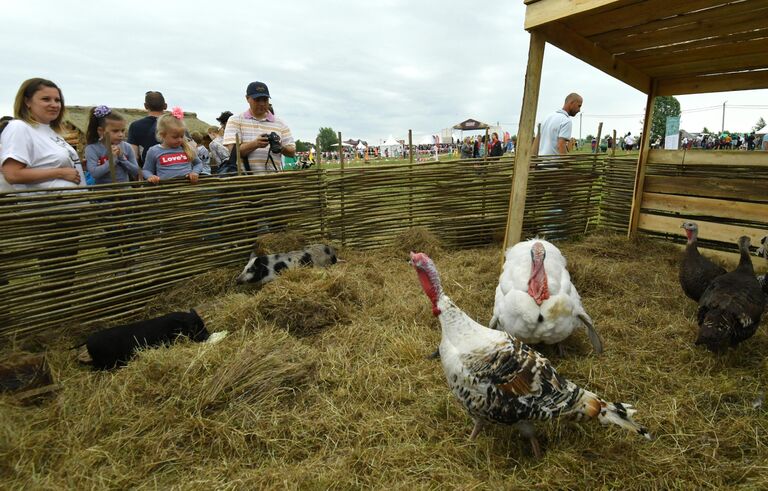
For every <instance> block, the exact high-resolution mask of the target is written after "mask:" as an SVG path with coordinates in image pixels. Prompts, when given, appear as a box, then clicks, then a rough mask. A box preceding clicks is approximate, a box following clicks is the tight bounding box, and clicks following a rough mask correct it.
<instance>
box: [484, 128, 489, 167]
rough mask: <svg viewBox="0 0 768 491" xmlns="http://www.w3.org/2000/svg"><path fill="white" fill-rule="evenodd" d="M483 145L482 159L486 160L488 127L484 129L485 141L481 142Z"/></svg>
mask: <svg viewBox="0 0 768 491" xmlns="http://www.w3.org/2000/svg"><path fill="white" fill-rule="evenodd" d="M483 145H484V146H485V153H483V157H484V158H483V160H488V128H486V129H485V142H483Z"/></svg>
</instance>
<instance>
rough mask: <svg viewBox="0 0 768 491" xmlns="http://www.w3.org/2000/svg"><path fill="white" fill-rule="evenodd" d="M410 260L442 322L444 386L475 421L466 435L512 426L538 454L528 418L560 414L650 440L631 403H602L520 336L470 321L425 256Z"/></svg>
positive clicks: (543, 417)
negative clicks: (489, 425) (634, 417)
mask: <svg viewBox="0 0 768 491" xmlns="http://www.w3.org/2000/svg"><path fill="white" fill-rule="evenodd" d="M411 264H412V265H413V267H414V268H415V269H416V273H417V274H418V278H419V281H420V282H421V286H422V288H423V289H424V293H426V294H427V297H429V299H430V301H431V302H432V313H433V314H434V315H435V316H437V318H438V320H439V321H440V326H441V328H442V337H441V341H440V360H441V362H442V365H443V371H444V372H445V377H446V379H447V381H448V385H449V387H450V388H451V390H452V392H453V394H454V395H455V396H456V397H457V398H458V399H459V401H460V402H461V404H462V405H463V406H464V408H465V409H466V410H467V412H468V413H469V415H470V416H471V417H472V419H473V420H474V422H475V426H474V428H473V430H472V434H471V435H470V439H472V440H474V439H475V438H476V437H477V435H478V433H479V431H480V430H481V429H482V427H483V425H485V424H486V423H489V422H492V423H504V424H514V425H516V426H517V427H518V429H519V430H520V431H521V433H522V434H523V435H524V436H526V437H527V438H528V439H529V440H530V443H531V447H532V451H533V453H534V455H535V456H536V457H537V458H538V457H540V456H541V448H540V445H539V442H538V439H537V438H536V434H535V430H534V427H533V424H532V421H536V420H549V419H554V418H559V417H564V418H571V419H574V420H582V419H597V420H598V421H600V422H601V423H603V424H608V423H613V424H616V425H618V426H621V427H622V428H625V429H626V430H629V431H631V432H634V433H637V434H639V435H642V436H644V437H646V438H648V439H650V438H651V436H650V434H649V433H648V431H647V430H646V429H645V428H643V427H642V426H639V425H638V424H636V423H635V422H634V421H633V420H632V415H633V414H634V413H635V410H634V409H632V406H630V405H628V404H622V403H610V402H606V401H605V400H603V399H601V398H600V397H598V396H597V395H596V394H594V393H592V392H590V391H588V390H585V389H582V388H580V387H578V386H577V385H576V384H574V383H573V382H571V381H569V380H567V379H565V378H564V377H562V376H561V375H559V374H558V373H557V371H556V370H555V368H554V367H553V366H552V365H551V364H550V362H549V360H547V359H546V358H544V357H543V356H541V355H540V354H539V353H537V352H536V351H534V350H533V349H531V348H530V347H529V346H527V345H526V344H524V343H522V342H521V341H520V340H518V339H516V338H514V337H513V336H511V335H510V334H508V333H506V332H503V331H497V330H494V329H488V328H487V327H484V326H482V325H480V324H478V323H477V322H475V321H474V320H472V319H471V318H470V317H469V316H468V315H467V314H466V313H464V312H463V311H462V310H460V309H459V308H458V307H457V306H456V305H455V304H454V303H453V302H452V301H451V299H450V298H448V296H447V295H445V293H444V292H443V289H442V286H441V284H440V277H439V275H438V272H437V269H436V267H435V265H434V263H433V262H432V260H431V259H430V258H429V257H428V256H427V255H426V254H423V253H414V252H412V253H411Z"/></svg>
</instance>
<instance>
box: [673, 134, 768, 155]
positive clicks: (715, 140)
mask: <svg viewBox="0 0 768 491" xmlns="http://www.w3.org/2000/svg"><path fill="white" fill-rule="evenodd" d="M680 145H681V148H688V149H690V148H700V149H703V150H747V151H750V152H751V151H754V150H766V151H768V134H766V135H762V136H760V135H757V134H756V133H755V132H754V131H752V132H750V133H730V132H727V131H726V132H723V133H721V134H720V135H717V134H709V133H701V134H699V135H692V136H691V137H690V138H689V137H688V136H685V137H683V138H682V139H681V141H680Z"/></svg>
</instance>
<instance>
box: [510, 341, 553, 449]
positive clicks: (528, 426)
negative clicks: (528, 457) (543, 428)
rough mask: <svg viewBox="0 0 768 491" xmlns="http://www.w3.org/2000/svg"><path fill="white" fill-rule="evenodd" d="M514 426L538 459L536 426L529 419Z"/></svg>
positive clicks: (538, 446) (539, 446)
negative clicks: (529, 444) (528, 443)
mask: <svg viewBox="0 0 768 491" xmlns="http://www.w3.org/2000/svg"><path fill="white" fill-rule="evenodd" d="M558 345H559V343H558ZM516 426H517V429H518V431H519V432H520V434H521V435H523V436H524V437H526V438H528V441H529V442H530V443H531V452H533V457H534V458H535V459H536V460H540V459H541V457H542V455H543V454H542V453H541V444H540V443H539V439H538V438H537V437H536V428H535V427H534V426H533V423H531V422H530V421H520V422H519V423H517V425H516Z"/></svg>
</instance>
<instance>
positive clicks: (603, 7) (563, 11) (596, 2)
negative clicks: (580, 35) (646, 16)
mask: <svg viewBox="0 0 768 491" xmlns="http://www.w3.org/2000/svg"><path fill="white" fill-rule="evenodd" d="M525 3H526V7H525V29H527V30H531V29H533V28H534V27H537V26H540V25H542V24H547V23H549V22H553V21H556V20H560V19H563V18H565V17H570V16H572V15H576V14H583V13H587V12H592V13H594V12H605V11H607V10H612V9H615V8H619V7H623V6H625V5H629V4H632V3H634V1H633V0H579V1H578V2H574V1H573V0H543V1H539V2H531V3H528V2H525Z"/></svg>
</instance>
